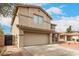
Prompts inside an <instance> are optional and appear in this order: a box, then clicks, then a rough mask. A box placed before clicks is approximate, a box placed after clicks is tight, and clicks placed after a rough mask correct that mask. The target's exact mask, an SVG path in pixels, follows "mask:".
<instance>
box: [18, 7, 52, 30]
mask: <svg viewBox="0 0 79 59" xmlns="http://www.w3.org/2000/svg"><path fill="white" fill-rule="evenodd" d="M18 14H19V18H20V20H19V22H20V23H19V24H21V25H25V26H29V27H33V28H41V29H50V21H51V20H50V18H49V17H48V16H47V15H46V14H45V13H44V12H42V11H41V10H40V9H37V8H22V7H19V10H18ZM20 14H21V15H20ZM33 14H37V15H41V16H43V17H44V22H43V24H41V25H38V24H35V23H34V21H33Z"/></svg>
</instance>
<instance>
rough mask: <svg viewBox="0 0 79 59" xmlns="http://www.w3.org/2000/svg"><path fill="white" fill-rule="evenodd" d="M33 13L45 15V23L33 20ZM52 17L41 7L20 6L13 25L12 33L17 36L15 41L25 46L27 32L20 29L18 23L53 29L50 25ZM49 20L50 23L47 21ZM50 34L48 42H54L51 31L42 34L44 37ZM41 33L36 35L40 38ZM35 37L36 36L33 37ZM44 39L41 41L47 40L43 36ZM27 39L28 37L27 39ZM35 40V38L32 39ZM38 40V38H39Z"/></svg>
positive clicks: (17, 44) (19, 45)
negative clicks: (37, 23) (37, 22)
mask: <svg viewBox="0 0 79 59" xmlns="http://www.w3.org/2000/svg"><path fill="white" fill-rule="evenodd" d="M33 14H37V15H41V16H43V17H44V23H43V24H42V25H36V24H34V22H33ZM50 21H51V20H50V18H49V17H48V16H47V15H46V14H45V13H43V12H42V11H41V10H39V9H35V8H21V7H19V9H18V12H17V16H16V17H15V21H14V23H13V26H12V34H13V35H14V36H15V38H14V39H15V40H14V43H15V45H16V46H17V47H23V46H25V43H26V42H25V39H26V38H25V34H24V31H23V30H21V29H19V28H18V27H17V26H16V25H17V24H19V25H24V26H28V27H33V28H41V29H47V30H50V29H51V27H50V26H51V25H50ZM47 22H48V23H47ZM45 35H48V36H47V38H46V39H48V43H52V42H51V41H52V35H51V33H49V34H42V37H43V36H45ZM39 36H41V35H39V33H38V36H36V37H37V38H39ZM33 39H35V38H33ZM41 39H42V41H39V42H40V43H41V42H43V43H45V42H44V41H46V40H45V39H43V38H41ZM26 40H27V39H26ZM32 41H33V40H32ZM37 41H38V40H37Z"/></svg>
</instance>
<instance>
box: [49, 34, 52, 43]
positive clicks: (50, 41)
mask: <svg viewBox="0 0 79 59" xmlns="http://www.w3.org/2000/svg"><path fill="white" fill-rule="evenodd" d="M49 44H52V33H50V34H49Z"/></svg>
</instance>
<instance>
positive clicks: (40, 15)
mask: <svg viewBox="0 0 79 59" xmlns="http://www.w3.org/2000/svg"><path fill="white" fill-rule="evenodd" d="M34 15H36V16H38V23H37V25H41V24H43V22H44V20H43V19H44V17H43V16H41V15H37V14H33V17H34ZM39 17H41V18H42V23H39ZM33 21H34V20H33Z"/></svg>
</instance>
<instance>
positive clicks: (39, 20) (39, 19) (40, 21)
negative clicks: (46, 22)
mask: <svg viewBox="0 0 79 59" xmlns="http://www.w3.org/2000/svg"><path fill="white" fill-rule="evenodd" d="M33 20H34V23H35V24H43V17H42V16H39V15H34V16H33Z"/></svg>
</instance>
